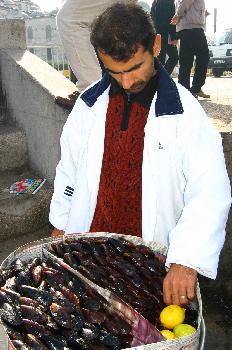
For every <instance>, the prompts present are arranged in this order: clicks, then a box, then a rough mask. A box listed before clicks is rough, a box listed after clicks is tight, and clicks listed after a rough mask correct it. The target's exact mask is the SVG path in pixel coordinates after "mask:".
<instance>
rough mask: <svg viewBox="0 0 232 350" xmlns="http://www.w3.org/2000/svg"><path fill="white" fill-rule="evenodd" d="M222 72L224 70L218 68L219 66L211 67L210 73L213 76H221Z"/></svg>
mask: <svg viewBox="0 0 232 350" xmlns="http://www.w3.org/2000/svg"><path fill="white" fill-rule="evenodd" d="M223 72H224V70H223V69H220V68H213V69H212V73H213V76H214V77H215V78H219V77H221V76H222V74H223Z"/></svg>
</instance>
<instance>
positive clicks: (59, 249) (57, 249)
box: [50, 243, 64, 258]
mask: <svg viewBox="0 0 232 350" xmlns="http://www.w3.org/2000/svg"><path fill="white" fill-rule="evenodd" d="M50 250H51V251H52V252H53V253H55V254H56V255H57V256H58V257H60V258H63V256H64V250H63V248H62V247H61V244H60V243H52V244H51V248H50Z"/></svg>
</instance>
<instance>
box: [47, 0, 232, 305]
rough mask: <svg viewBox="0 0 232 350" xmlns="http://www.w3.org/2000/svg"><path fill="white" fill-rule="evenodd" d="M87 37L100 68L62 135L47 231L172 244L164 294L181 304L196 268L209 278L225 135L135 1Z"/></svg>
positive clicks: (223, 214)
mask: <svg viewBox="0 0 232 350" xmlns="http://www.w3.org/2000/svg"><path fill="white" fill-rule="evenodd" d="M91 42H92V44H93V46H94V47H95V49H96V50H97V52H98V54H99V57H100V59H101V60H102V62H103V64H104V66H105V69H106V73H105V74H104V76H103V78H102V79H101V80H100V81H98V82H96V83H94V84H92V85H91V86H90V87H89V88H88V89H87V90H86V91H85V92H84V93H83V94H81V95H80V96H79V98H78V100H77V102H76V104H75V106H74V108H73V110H72V112H71V114H70V115H69V118H68V120H67V122H66V124H65V126H64V129H63V132H62V136H61V160H60V162H59V164H58V166H57V170H56V178H55V187H54V194H53V198H52V202H51V210H50V222H51V223H52V225H53V226H54V227H55V229H54V231H53V233H52V235H53V236H58V235H62V234H64V233H65V234H69V233H75V232H86V231H92V232H96V231H105V232H107V231H108V232H117V233H123V234H131V235H137V236H142V238H143V239H144V240H146V241H155V242H158V243H161V244H165V245H166V246H168V253H167V259H166V265H167V267H170V269H169V271H168V273H167V276H166V278H165V280H164V287H163V291H164V301H165V302H166V303H167V304H181V305H182V304H186V303H187V302H188V301H189V300H192V299H193V298H194V296H195V284H196V277H197V272H198V273H200V274H202V275H205V276H208V277H210V278H215V277H216V273H217V265H218V257H219V253H220V250H221V248H222V245H223V243H224V238H225V232H224V229H225V224H226V219H227V215H228V210H229V206H230V185H229V180H228V176H227V173H226V168H225V161H224V157H223V152H222V145H221V139H220V137H219V135H218V134H217V132H216V131H215V130H214V129H213V127H212V125H211V124H210V122H209V121H208V119H207V117H206V115H205V113H204V111H203V110H202V108H201V106H200V105H199V103H198V101H196V99H195V98H194V97H193V96H192V94H190V93H189V92H188V91H187V90H186V89H185V88H184V87H182V86H181V85H176V84H175V83H174V81H173V80H172V79H171V78H170V76H169V75H168V73H167V72H166V70H165V69H164V68H163V67H162V66H161V65H160V64H159V63H158V60H157V59H156V58H154V57H156V56H157V55H158V54H159V50H160V36H159V35H156V36H155V32H154V28H153V25H152V22H151V18H150V16H149V15H148V14H146V13H145V12H144V11H143V10H142V8H141V7H140V6H137V5H123V4H115V5H113V6H111V7H110V8H108V9H106V10H105V11H104V12H103V14H102V15H100V16H99V17H98V19H96V21H95V22H94V24H93V27H92V33H91Z"/></svg>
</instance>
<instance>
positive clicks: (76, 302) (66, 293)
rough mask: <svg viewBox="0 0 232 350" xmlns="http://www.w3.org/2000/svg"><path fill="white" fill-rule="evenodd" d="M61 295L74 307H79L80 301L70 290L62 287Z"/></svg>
mask: <svg viewBox="0 0 232 350" xmlns="http://www.w3.org/2000/svg"><path fill="white" fill-rule="evenodd" d="M61 293H62V294H63V295H64V296H65V297H66V298H67V299H69V300H70V301H71V303H73V305H75V306H76V307H79V305H80V300H79V298H78V296H77V295H76V294H75V293H73V292H72V291H71V290H70V289H68V288H66V287H62V288H61Z"/></svg>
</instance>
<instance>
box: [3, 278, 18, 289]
mask: <svg viewBox="0 0 232 350" xmlns="http://www.w3.org/2000/svg"><path fill="white" fill-rule="evenodd" d="M16 287H17V286H16V277H15V276H13V277H11V278H8V279H7V280H6V282H5V284H4V288H7V289H11V290H15V289H16Z"/></svg>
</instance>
